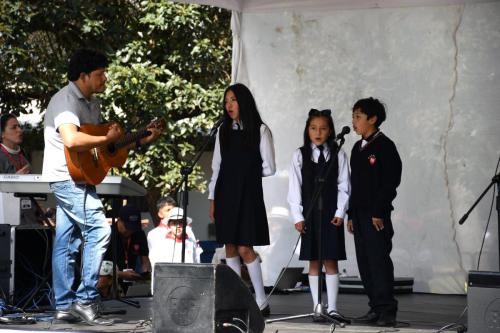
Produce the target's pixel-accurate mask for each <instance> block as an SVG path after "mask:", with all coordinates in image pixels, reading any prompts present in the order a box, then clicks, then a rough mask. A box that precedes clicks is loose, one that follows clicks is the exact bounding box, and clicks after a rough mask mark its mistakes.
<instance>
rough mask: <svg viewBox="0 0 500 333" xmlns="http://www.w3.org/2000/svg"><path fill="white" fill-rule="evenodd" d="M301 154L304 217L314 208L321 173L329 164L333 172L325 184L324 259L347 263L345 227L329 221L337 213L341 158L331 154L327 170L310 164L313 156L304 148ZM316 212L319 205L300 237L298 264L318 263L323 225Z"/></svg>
mask: <svg viewBox="0 0 500 333" xmlns="http://www.w3.org/2000/svg"><path fill="white" fill-rule="evenodd" d="M300 152H301V153H302V172H301V173H302V207H303V212H304V214H307V212H308V211H309V207H310V205H311V200H312V197H313V195H314V191H315V187H316V177H318V176H319V175H320V174H321V172H322V169H323V168H324V169H325V171H326V170H327V168H328V167H329V165H330V163H334V165H332V169H331V171H330V175H329V177H328V178H327V179H326V183H325V185H324V186H323V212H322V215H323V216H322V217H323V218H322V220H321V245H322V246H321V247H322V249H323V250H322V259H323V260H326V259H329V260H345V259H346V253H345V240H344V226H343V225H341V226H338V227H337V226H335V225H333V224H331V223H330V221H331V220H332V219H333V218H334V217H335V212H336V210H337V191H338V189H337V178H338V172H339V171H338V170H339V168H338V163H339V162H338V156H337V155H335V156H334V152H333V151H332V153H331V154H330V160H329V161H328V162H326V163H325V165H324V167H321V166H319V165H318V164H319V163H314V162H313V161H312V160H311V155H310V154H309V156H306V155H307V153H306V150H305V149H304V147H301V148H300ZM319 213H320V212H319V210H318V208H317V202H316V203H315V207H314V208H313V211H312V212H311V215H310V217H309V219H307V218H308V217H307V216H304V217H305V218H306V219H307V220H306V221H305V224H306V228H307V229H306V233H304V234H301V246H300V256H299V260H318V259H319V255H318V239H319V238H318V235H317V230H318V223H319V221H320V216H319V215H320V214H319Z"/></svg>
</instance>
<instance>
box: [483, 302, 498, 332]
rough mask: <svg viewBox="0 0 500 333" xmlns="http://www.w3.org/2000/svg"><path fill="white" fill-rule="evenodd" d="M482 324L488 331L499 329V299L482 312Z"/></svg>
mask: <svg viewBox="0 0 500 333" xmlns="http://www.w3.org/2000/svg"><path fill="white" fill-rule="evenodd" d="M484 323H485V324H486V326H487V327H488V328H489V329H494V330H498V329H500V298H497V299H496V300H494V301H493V302H491V303H490V305H488V307H487V308H486V311H485V312H484Z"/></svg>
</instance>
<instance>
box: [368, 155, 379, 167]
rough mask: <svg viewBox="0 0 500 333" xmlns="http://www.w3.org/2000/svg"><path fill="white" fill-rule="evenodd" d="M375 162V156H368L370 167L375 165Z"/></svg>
mask: <svg viewBox="0 0 500 333" xmlns="http://www.w3.org/2000/svg"><path fill="white" fill-rule="evenodd" d="M375 162H377V158H376V157H375V155H370V156H368V163H370V165H375Z"/></svg>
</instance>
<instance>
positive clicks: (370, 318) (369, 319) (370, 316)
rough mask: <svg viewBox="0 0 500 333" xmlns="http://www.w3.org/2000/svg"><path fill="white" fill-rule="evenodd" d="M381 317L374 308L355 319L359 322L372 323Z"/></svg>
mask: <svg viewBox="0 0 500 333" xmlns="http://www.w3.org/2000/svg"><path fill="white" fill-rule="evenodd" d="M379 317H380V315H379V314H378V313H376V312H375V311H373V310H370V311H368V313H367V314H365V315H364V316H361V317H358V318H355V319H354V321H355V322H357V323H363V324H371V323H376V322H377V321H378V319H379Z"/></svg>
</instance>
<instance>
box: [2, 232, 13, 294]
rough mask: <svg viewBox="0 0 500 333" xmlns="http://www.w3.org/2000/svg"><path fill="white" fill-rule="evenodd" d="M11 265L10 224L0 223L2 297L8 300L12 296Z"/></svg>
mask: <svg viewBox="0 0 500 333" xmlns="http://www.w3.org/2000/svg"><path fill="white" fill-rule="evenodd" d="M11 265H12V260H11V256H10V225H9V224H0V298H4V300H5V301H6V302H8V301H9V298H10V280H11V277H12V274H11V271H10V267H11Z"/></svg>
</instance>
